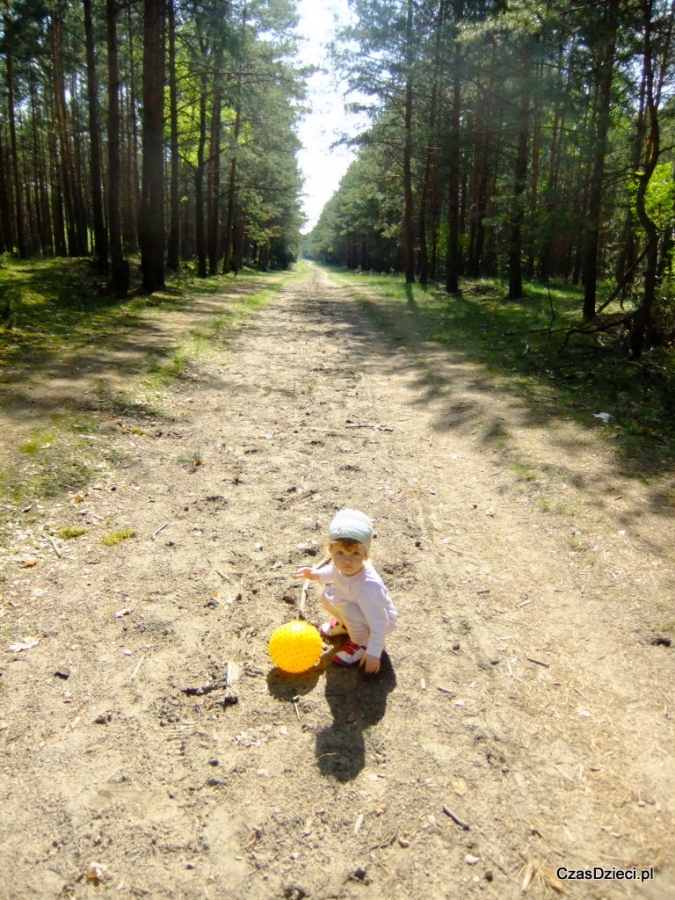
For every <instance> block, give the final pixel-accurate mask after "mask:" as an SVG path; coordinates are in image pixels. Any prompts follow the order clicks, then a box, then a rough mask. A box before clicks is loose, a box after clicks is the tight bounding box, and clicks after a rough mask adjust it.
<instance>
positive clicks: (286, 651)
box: [269, 621, 322, 674]
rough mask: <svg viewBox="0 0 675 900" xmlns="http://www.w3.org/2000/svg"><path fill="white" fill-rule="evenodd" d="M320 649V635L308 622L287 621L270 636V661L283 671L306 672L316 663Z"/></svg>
mask: <svg viewBox="0 0 675 900" xmlns="http://www.w3.org/2000/svg"><path fill="white" fill-rule="evenodd" d="M321 650H322V644H321V635H320V634H319V632H318V631H317V630H316V628H315V627H314V626H313V625H310V624H309V622H301V621H297V622H287V623H286V624H285V625H281V626H280V627H279V628H277V630H276V631H275V632H274V634H273V635H272V637H271V638H270V644H269V651H270V656H271V657H272V662H273V663H274V665H275V666H278V667H279V668H280V669H283V671H284V672H292V673H293V674H295V673H297V672H306V671H307V669H311V668H312V666H315V665H316V664H317V663H318V661H319V657H320V656H321Z"/></svg>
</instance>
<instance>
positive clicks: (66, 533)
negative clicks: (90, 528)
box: [56, 526, 87, 541]
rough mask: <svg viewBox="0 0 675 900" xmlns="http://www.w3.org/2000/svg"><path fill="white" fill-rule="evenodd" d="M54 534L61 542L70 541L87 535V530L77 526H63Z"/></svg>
mask: <svg viewBox="0 0 675 900" xmlns="http://www.w3.org/2000/svg"><path fill="white" fill-rule="evenodd" d="M56 533H57V534H58V536H59V537H60V538H61V539H62V540H64V541H70V540H72V539H73V538H78V537H82V535H83V534H86V533H87V529H86V528H80V527H79V526H64V527H63V528H59V529H58V531H57V532H56Z"/></svg>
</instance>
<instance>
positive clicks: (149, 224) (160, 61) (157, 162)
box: [138, 0, 165, 293]
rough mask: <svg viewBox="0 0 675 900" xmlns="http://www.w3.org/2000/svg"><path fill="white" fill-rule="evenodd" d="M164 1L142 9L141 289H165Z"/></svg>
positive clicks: (154, 1) (149, 2)
mask: <svg viewBox="0 0 675 900" xmlns="http://www.w3.org/2000/svg"><path fill="white" fill-rule="evenodd" d="M164 19H165V0H145V4H144V10H143V164H142V195H141V210H140V215H139V224H138V232H139V244H140V248H141V271H142V277H143V290H145V291H147V292H148V293H152V292H153V291H156V290H158V289H159V288H162V287H164V240H165V227H164V68H165V61H164V57H165V46H164V41H165V35H164Z"/></svg>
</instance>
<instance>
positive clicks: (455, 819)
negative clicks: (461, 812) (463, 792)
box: [443, 804, 471, 831]
mask: <svg viewBox="0 0 675 900" xmlns="http://www.w3.org/2000/svg"><path fill="white" fill-rule="evenodd" d="M443 812H444V813H445V814H446V816H448V818H450V819H452V821H453V822H454V823H455V825H459V827H460V828H461V829H462V830H463V831H470V830H471V826H470V825H467V823H466V822H463V821H462V820H461V819H460V818H459V816H456V815H455V814H454V812H453V811H452V810H451V809H448V807H447V806H446V805H445V804H443Z"/></svg>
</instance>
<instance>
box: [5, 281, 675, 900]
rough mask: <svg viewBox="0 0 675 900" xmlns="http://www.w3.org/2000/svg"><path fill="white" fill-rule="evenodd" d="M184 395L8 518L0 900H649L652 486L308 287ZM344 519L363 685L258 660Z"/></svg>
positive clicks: (657, 728) (672, 811)
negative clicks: (380, 607) (59, 497)
mask: <svg viewBox="0 0 675 900" xmlns="http://www.w3.org/2000/svg"><path fill="white" fill-rule="evenodd" d="M189 374H190V377H189V378H188V379H185V380H183V381H181V382H180V384H179V386H178V387H177V388H176V389H175V390H174V391H172V393H171V395H170V397H168V398H167V400H166V403H165V404H164V409H163V414H162V415H155V414H152V413H149V412H148V413H146V414H143V413H142V411H141V410H139V413H138V416H136V417H134V415H133V414H132V413H131V412H128V413H126V414H124V415H122V416H118V415H117V414H116V416H115V422H117V421H119V422H120V425H119V426H117V427H118V433H117V434H116V435H113V436H111V437H110V442H111V447H112V448H113V449H117V450H118V451H120V452H121V451H123V454H124V457H125V459H126V463H125V466H126V467H125V468H121V469H118V470H111V471H108V472H107V473H106V472H102V475H101V480H100V482H99V483H97V484H94V485H92V486H91V487H90V488H89V489H88V491H87V492H86V495H85V496H83V497H80V498H74V499H75V500H76V501H78V502H73V503H55V504H54V505H53V506H52V507H51V508H49V509H48V510H46V512H45V518H44V520H43V521H42V523H41V531H40V533H39V534H38V530H37V528H34V529H33V530H31V528H30V527H28V526H26V525H25V524H21V523H16V529H15V531H14V532H13V536H12V540H13V541H14V544H13V547H14V551H15V553H16V556H15V558H16V560H17V563H16V564H15V565H14V566H13V567H10V569H8V574H7V576H6V581H5V585H4V590H3V600H2V607H3V612H4V616H3V618H2V619H0V626H1V629H2V637H3V643H4V645H5V646H4V649H6V650H8V648H9V645H10V644H12V643H14V642H15V641H18V640H20V639H21V638H23V637H24V636H25V637H28V638H32V639H34V640H36V641H37V644H35V645H34V646H32V647H31V648H30V649H27V650H25V651H22V652H6V653H5V654H3V657H4V658H3V659H2V661H1V662H0V675H1V676H2V677H1V678H0V689H1V690H2V712H1V713H0V752H1V753H2V755H1V756H0V803H1V804H2V810H3V813H2V817H0V871H2V872H3V878H2V882H1V883H0V898H3V900H10V898H11V900H16V898H22V897H35V896H38V897H45V898H46V897H56V896H60V895H65V896H71V897H77V898H80V897H85V896H90V892H91V889H92V884H95V883H96V882H97V881H98V880H99V878H100V890H99V891H98V892H97V895H98V896H103V897H107V896H110V897H113V896H114V897H139V896H151V897H156V898H171V897H176V898H192V897H195V898H197V897H199V898H201V897H208V898H219V900H220V898H233V900H240V898H241V900H243V898H246V900H258V898H259V900H277V898H291V900H293V898H295V900H299V898H303V897H308V898H313V900H316V898H325V900H327V898H361V897H373V898H378V900H380V898H384V900H388V898H392V900H394V898H401V900H402V898H407V900H409V898H415V900H416V898H420V900H422V898H445V897H457V896H459V897H462V898H464V897H487V898H493V900H504V898H511V897H513V898H515V897H518V896H521V895H522V891H521V889H522V885H523V882H524V880H526V881H531V883H530V886H529V889H528V895H529V896H531V897H539V896H542V897H543V896H548V895H551V886H555V887H561V884H560V883H559V882H558V881H557V880H556V877H555V872H556V870H557V869H558V868H559V867H560V866H563V867H566V868H567V869H574V870H576V869H583V870H587V869H589V868H592V867H593V866H602V867H605V868H607V869H628V870H631V871H632V868H633V866H635V867H637V872H638V876H639V875H640V873H641V871H642V870H645V871H647V872H648V873H649V872H650V870H651V869H652V867H654V869H655V877H654V879H653V880H652V879H649V880H646V881H645V882H644V883H638V884H636V883H634V882H632V881H617V880H613V881H606V880H603V881H592V882H584V883H582V884H579V883H575V882H568V884H567V889H568V894H569V896H571V897H578V898H584V900H586V898H591V900H600V898H608V900H614V898H632V897H640V898H648V900H665V898H668V897H672V896H673V895H674V893H675V870H674V869H673V864H672V859H671V858H668V856H667V852H668V850H669V848H672V846H673V838H674V836H675V800H674V798H675V733H674V730H673V725H672V718H671V714H672V710H673V706H674V704H673V691H674V688H673V685H674V680H673V677H672V667H673V664H672V660H673V656H672V650H670V649H668V648H667V647H665V646H656V645H653V644H652V643H650V638H651V637H652V636H653V635H652V631H651V625H650V624H649V623H650V621H651V619H653V618H654V609H653V608H652V607H651V606H650V604H651V603H653V602H654V601H655V600H663V601H664V602H668V600H669V598H671V597H672V587H673V581H674V579H673V571H674V562H675V560H674V558H673V548H672V541H670V540H668V525H669V524H670V523H669V522H668V521H667V520H666V519H664V518H663V516H660V515H659V513H658V510H657V509H656V507H655V505H654V502H653V496H652V495H651V494H650V492H649V491H648V489H647V488H646V487H643V486H641V485H639V484H638V483H636V482H635V481H629V480H628V479H627V478H626V477H624V476H622V475H621V473H620V472H618V471H617V469H616V465H615V460H614V459H613V457H612V454H611V451H610V450H607V449H606V447H605V446H604V445H603V444H602V443H601V442H599V441H598V440H597V438H596V437H595V436H594V435H593V432H592V431H591V432H582V431H581V430H580V429H578V428H577V427H576V426H573V425H572V424H571V423H569V422H560V423H556V422H554V421H551V420H549V421H548V422H546V423H544V422H543V421H539V420H538V419H537V417H536V415H534V414H533V413H532V412H531V411H529V410H528V409H526V408H525V407H524V405H523V404H522V403H521V402H520V400H519V399H518V398H516V397H514V396H513V395H510V394H508V393H507V392H506V391H504V390H497V389H496V388H495V386H494V385H493V384H492V382H491V379H490V378H489V377H488V376H487V375H485V374H484V373H483V372H481V371H480V370H479V369H478V368H477V367H475V366H473V365H471V364H470V363H469V362H467V361H466V360H465V359H463V358H461V355H459V354H453V353H452V352H450V351H447V350H441V349H439V348H438V347H434V346H426V345H424V344H423V343H422V342H417V343H416V344H414V346H413V348H412V349H410V350H404V349H400V348H397V346H396V344H395V343H394V342H392V341H390V340H389V339H387V338H385V337H384V335H383V333H382V332H381V330H380V329H379V328H378V327H377V326H376V325H374V324H373V322H372V321H371V320H370V319H369V318H368V317H366V316H365V315H364V313H363V310H362V307H361V305H360V304H359V303H358V302H357V301H356V300H355V299H354V297H353V296H352V295H351V294H350V292H349V290H348V289H347V288H345V287H341V286H337V285H335V284H334V283H332V282H331V281H330V280H329V279H328V278H327V276H326V275H325V274H324V273H323V272H321V271H320V270H318V269H317V268H316V267H312V271H311V273H310V275H309V276H307V277H306V278H304V279H303V280H301V281H299V282H294V283H289V284H288V285H287V286H286V287H284V288H282V289H281V291H280V293H279V295H278V298H277V299H276V300H275V301H274V302H273V303H272V304H271V305H270V306H269V307H267V308H266V309H265V310H263V311H262V312H261V313H260V314H258V315H257V316H256V317H255V318H254V319H253V320H251V322H250V324H248V325H247V326H246V327H245V328H244V329H243V331H242V332H241V333H240V334H239V335H238V337H237V338H236V339H235V340H234V342H233V343H232V346H231V347H230V348H229V349H228V350H227V351H225V352H223V354H222V355H220V356H219V357H214V358H212V359H209V360H206V361H204V362H202V363H200V364H198V365H195V366H193V367H192V369H191V371H190V373H189ZM496 438H497V439H496ZM528 466H532V467H535V468H536V472H537V478H536V480H533V479H531V478H530V477H529V475H525V474H524V473H525V472H526V471H529V470H527V467H528ZM547 498H549V499H547ZM79 501H81V502H79ZM542 501H546V502H542ZM345 506H354V507H357V508H360V509H363V510H364V511H365V512H367V513H368V514H369V515H371V516H372V517H373V519H374V520H375V525H376V535H377V536H376V539H375V540H374V547H373V549H374V553H375V563H376V566H377V567H378V569H379V570H380V571H381V573H382V575H383V577H384V579H385V581H386V582H387V585H388V587H389V589H390V592H391V594H392V596H393V598H394V601H395V603H396V605H397V607H398V609H399V613H400V628H399V630H398V631H397V632H396V633H395V634H394V635H392V637H391V638H390V640H389V642H388V646H387V649H388V653H389V660H390V664H386V665H384V666H383V670H382V671H381V672H380V674H379V675H377V676H374V677H366V676H364V675H363V673H362V672H361V671H352V670H341V669H337V668H336V667H334V666H332V665H331V664H330V654H329V653H326V654H325V655H324V657H323V659H322V662H321V664H320V665H319V666H318V667H317V668H316V670H313V671H312V672H310V673H308V674H307V675H305V676H297V677H291V676H284V675H283V674H280V673H278V672H277V671H276V670H274V669H273V668H272V667H271V663H270V661H269V658H268V655H267V639H268V638H269V635H270V634H271V632H272V631H273V630H274V628H275V627H276V626H277V625H279V624H281V623H282V622H284V621H286V620H288V619H290V618H293V617H294V616H295V615H296V614H297V609H295V606H296V604H297V602H298V600H299V597H300V587H299V585H298V583H297V582H296V581H295V580H294V571H295V568H296V566H298V565H300V564H306V563H307V562H308V561H312V560H316V559H317V558H319V557H320V555H321V554H322V552H323V541H324V537H325V532H326V526H327V524H328V522H329V521H330V518H331V517H332V515H333V514H334V512H335V511H336V509H338V508H340V507H345ZM554 507H555V509H554ZM556 509H557V511H556ZM69 525H70V526H74V525H82V526H84V527H86V529H87V533H86V534H85V535H83V536H82V537H81V538H79V539H78V540H77V541H65V540H64V541H59V540H58V539H55V537H51V538H49V537H47V535H55V534H56V530H55V529H57V527H59V526H69ZM50 527H51V528H52V531H51V532H50V530H49V529H50ZM125 528H126V529H129V530H130V531H133V532H135V537H134V538H133V539H130V540H125V541H123V542H121V543H119V544H118V545H116V546H112V547H106V546H103V545H102V544H101V537H103V536H104V535H105V534H108V533H110V532H111V531H113V530H119V529H125ZM22 536H23V537H22ZM26 550H31V551H32V552H34V554H35V559H36V560H37V564H36V565H32V566H31V567H30V568H22V567H21V565H20V560H21V559H22V558H25V555H26ZM307 616H308V618H309V619H310V620H311V621H313V622H315V623H317V624H318V623H319V621H321V618H322V617H321V613H320V610H319V608H318V602H317V593H316V592H315V591H314V592H313V593H311V594H310V597H309V602H308V606H307ZM226 681H227V685H226ZM235 700H236V701H237V702H235ZM444 809H446V810H449V811H450V812H451V813H453V815H454V816H455V817H456V819H453V818H451V817H450V816H449V815H448V814H447V813H446V812H444ZM456 820H460V822H464V823H465V824H466V825H467V826H468V828H467V829H464V828H462V827H461V825H460V824H458V822H457V821H456Z"/></svg>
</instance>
